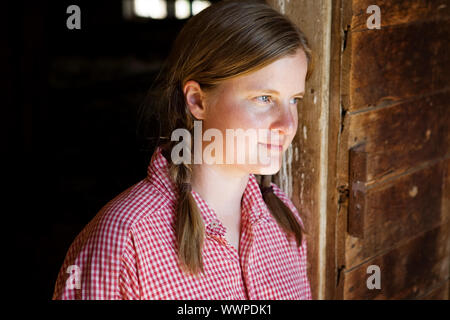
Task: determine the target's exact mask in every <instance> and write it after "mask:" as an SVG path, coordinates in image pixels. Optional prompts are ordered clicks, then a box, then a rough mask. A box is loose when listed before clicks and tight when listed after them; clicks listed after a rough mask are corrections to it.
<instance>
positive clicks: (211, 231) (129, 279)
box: [53, 149, 311, 300]
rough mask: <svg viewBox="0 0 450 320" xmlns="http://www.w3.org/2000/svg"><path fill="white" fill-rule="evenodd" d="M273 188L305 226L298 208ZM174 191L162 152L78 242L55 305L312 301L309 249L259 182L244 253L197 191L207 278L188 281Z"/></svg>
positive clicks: (246, 199) (245, 204)
mask: <svg viewBox="0 0 450 320" xmlns="http://www.w3.org/2000/svg"><path fill="white" fill-rule="evenodd" d="M272 186H273V190H274V193H275V195H277V196H278V197H279V198H280V199H281V200H282V201H283V202H284V203H286V204H287V205H288V206H289V207H290V208H291V210H292V211H293V212H294V214H295V216H296V218H297V219H298V220H299V222H300V223H302V221H301V219H300V216H299V215H298V212H297V210H296V208H295V207H294V205H293V204H292V202H291V201H290V200H289V199H288V198H287V196H286V195H285V194H284V193H283V192H282V191H281V190H280V189H279V188H278V187H277V186H276V185H274V184H272ZM175 190H176V188H175V185H174V184H173V182H172V181H171V180H170V179H169V175H168V161H167V160H166V159H165V158H164V156H163V155H162V154H161V152H160V149H157V151H156V152H155V154H154V157H153V158H152V161H151V162H150V165H149V167H148V176H147V177H146V179H144V180H142V181H140V182H138V183H137V184H135V185H133V186H131V187H130V188H128V189H127V190H125V191H123V192H122V193H121V194H119V195H118V196H117V197H115V198H114V199H113V200H111V201H110V202H108V203H107V204H106V205H105V206H104V207H103V208H102V209H101V210H100V212H99V213H98V214H97V215H96V216H95V217H94V218H93V220H92V221H91V222H90V223H89V224H88V225H87V226H86V227H85V228H84V229H83V231H82V232H81V233H80V234H79V235H78V236H77V237H76V239H75V240H74V242H73V243H72V245H71V247H70V249H69V251H68V253H67V255H66V258H65V261H64V263H63V265H62V267H61V270H60V272H59V275H58V279H57V281H56V286H55V291H54V295H53V299H109V300H111V299H173V300H175V299H230V300H231V299H311V291H310V285H309V281H308V278H307V273H306V267H307V264H306V250H307V248H306V241H303V243H302V246H300V247H299V246H297V244H296V241H295V239H294V237H293V236H290V237H287V236H286V234H285V232H284V231H283V230H282V229H281V228H280V227H279V226H278V224H277V222H276V221H275V219H274V218H273V216H272V215H271V214H270V212H269V211H268V208H267V206H266V204H265V203H264V200H263V198H262V195H261V192H260V189H259V186H258V183H257V181H256V179H255V177H254V176H253V175H250V178H249V181H248V184H247V187H246V189H245V191H244V194H243V198H242V205H241V208H242V210H241V224H242V227H241V235H240V245H239V252H238V251H237V250H236V248H235V247H234V246H232V245H231V244H229V242H228V241H227V240H226V238H225V236H224V235H225V233H226V229H225V227H224V226H223V225H222V224H221V222H220V221H219V220H218V218H217V216H216V214H215V213H214V211H213V210H212V209H211V208H210V207H209V206H208V204H207V203H206V202H205V201H204V200H203V199H202V198H201V197H200V195H199V194H198V193H196V192H195V191H194V190H193V191H192V194H193V196H194V198H195V200H196V202H197V205H198V206H199V208H200V211H201V215H202V218H203V221H204V223H205V240H204V247H203V253H202V254H203V263H204V273H200V274H199V275H196V276H192V275H187V274H185V273H183V271H182V270H181V269H180V267H179V263H178V257H177V252H176V250H175V243H176V240H175V229H174V222H175V205H176V200H177V194H176V191H175ZM71 266H72V267H71ZM73 266H75V267H73ZM74 268H76V269H74ZM77 280H78V282H77Z"/></svg>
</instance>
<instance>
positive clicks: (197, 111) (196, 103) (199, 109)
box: [183, 80, 206, 120]
mask: <svg viewBox="0 0 450 320" xmlns="http://www.w3.org/2000/svg"><path fill="white" fill-rule="evenodd" d="M183 93H184V97H185V101H186V104H187V107H188V108H189V111H191V113H192V115H193V116H194V117H195V118H196V119H197V120H204V118H205V115H206V103H205V94H204V92H203V91H202V89H201V87H200V85H199V84H198V82H196V81H194V80H189V81H188V82H186V84H185V85H184V87H183Z"/></svg>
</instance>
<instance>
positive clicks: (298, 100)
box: [256, 95, 302, 104]
mask: <svg viewBox="0 0 450 320" xmlns="http://www.w3.org/2000/svg"><path fill="white" fill-rule="evenodd" d="M261 97H269V98H270V99H271V98H272V97H271V96H267V95H263V96H259V97H256V99H258V98H261ZM294 99H297V102H296V103H295V104H298V103H299V102H300V100H301V99H302V98H299V97H295V98H294ZM259 101H261V100H259ZM261 102H263V103H266V102H265V101H261Z"/></svg>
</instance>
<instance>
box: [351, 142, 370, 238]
mask: <svg viewBox="0 0 450 320" xmlns="http://www.w3.org/2000/svg"><path fill="white" fill-rule="evenodd" d="M365 146H366V145H365V144H364V143H362V144H360V145H357V146H355V147H353V148H352V149H350V155H349V163H350V167H349V200H348V201H349V204H348V233H349V234H350V235H351V236H353V237H358V238H360V239H363V238H364V232H365V228H364V220H365V215H366V198H367V196H366V195H367V190H366V181H367V152H366V148H365Z"/></svg>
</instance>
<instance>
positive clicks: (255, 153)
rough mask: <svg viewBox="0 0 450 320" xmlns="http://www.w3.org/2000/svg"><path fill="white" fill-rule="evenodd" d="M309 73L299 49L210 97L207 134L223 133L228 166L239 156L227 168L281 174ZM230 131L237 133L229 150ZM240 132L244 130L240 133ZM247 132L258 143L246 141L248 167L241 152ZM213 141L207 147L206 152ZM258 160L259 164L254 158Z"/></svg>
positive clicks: (231, 81)
mask: <svg viewBox="0 0 450 320" xmlns="http://www.w3.org/2000/svg"><path fill="white" fill-rule="evenodd" d="M306 72H307V59H306V55H305V53H304V52H303V51H302V50H297V52H296V54H295V55H293V56H286V57H283V58H280V59H278V60H276V61H275V62H273V63H271V64H270V65H268V66H266V67H264V68H262V69H259V70H257V71H255V72H252V73H249V74H246V75H243V76H239V77H236V78H232V79H229V80H226V81H224V82H222V83H221V84H220V85H218V87H216V88H215V89H214V90H213V91H210V92H208V93H207V94H206V100H205V103H206V105H207V107H206V108H205V114H204V117H203V119H202V120H203V124H202V126H203V132H205V131H206V130H207V129H210V128H213V129H218V130H220V131H221V132H222V135H223V138H224V139H223V150H224V152H223V153H224V156H223V159H224V160H223V162H224V163H226V157H227V156H228V157H230V156H231V157H233V156H234V162H233V163H234V164H233V165H226V166H227V167H229V166H232V167H233V168H234V169H238V170H239V171H245V172H246V173H253V174H275V173H276V172H278V171H279V170H280V167H281V159H282V155H283V153H284V152H285V151H286V149H287V148H288V146H289V145H290V144H291V142H292V139H293V138H294V136H295V133H296V131H297V125H298V118H297V117H298V108H299V107H300V105H301V101H300V100H301V99H302V97H303V94H304V91H305V77H306ZM227 129H233V130H234V131H233V133H236V135H237V136H235V137H234V148H233V149H230V148H227V147H226V146H227V145H228V146H230V144H228V143H227V141H226V140H227V139H229V138H230V137H227V134H226V131H227ZM238 129H242V131H240V132H241V133H239V130H238ZM248 130H250V131H248ZM242 132H247V133H249V132H250V133H256V134H257V137H256V139H250V138H247V140H244V141H246V142H245V149H244V150H245V153H246V155H245V161H244V163H242V162H239V160H238V159H239V158H238V157H239V155H241V156H242V151H243V149H239V148H238V145H239V141H242V140H239V139H240V138H239V135H240V136H241V137H242ZM248 137H251V134H250V135H248ZM244 138H245V135H244ZM228 142H229V141H228ZM208 143H209V142H206V143H205V142H204V143H203V145H204V148H205V145H207V144H208ZM252 157H253V158H252ZM255 157H256V159H257V162H256V163H254V160H252V159H255ZM264 159H265V160H264ZM252 161H253V162H252Z"/></svg>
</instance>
